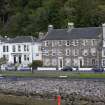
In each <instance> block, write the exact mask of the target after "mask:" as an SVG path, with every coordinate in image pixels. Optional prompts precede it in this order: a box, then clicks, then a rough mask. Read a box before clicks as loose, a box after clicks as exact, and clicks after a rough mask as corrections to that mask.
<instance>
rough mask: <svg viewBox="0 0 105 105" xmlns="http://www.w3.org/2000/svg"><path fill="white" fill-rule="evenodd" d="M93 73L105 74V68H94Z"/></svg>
mask: <svg viewBox="0 0 105 105" xmlns="http://www.w3.org/2000/svg"><path fill="white" fill-rule="evenodd" d="M92 71H93V72H104V68H98V67H94V68H92Z"/></svg>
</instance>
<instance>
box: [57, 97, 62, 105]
mask: <svg viewBox="0 0 105 105" xmlns="http://www.w3.org/2000/svg"><path fill="white" fill-rule="evenodd" d="M57 99H58V105H61V96H60V95H58V97H57Z"/></svg>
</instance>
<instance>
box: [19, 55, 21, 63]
mask: <svg viewBox="0 0 105 105" xmlns="http://www.w3.org/2000/svg"><path fill="white" fill-rule="evenodd" d="M19 63H21V55H19Z"/></svg>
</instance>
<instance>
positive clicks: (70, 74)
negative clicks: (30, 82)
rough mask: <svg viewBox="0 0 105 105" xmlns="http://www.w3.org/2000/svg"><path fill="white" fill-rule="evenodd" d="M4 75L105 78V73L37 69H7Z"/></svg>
mask: <svg viewBox="0 0 105 105" xmlns="http://www.w3.org/2000/svg"><path fill="white" fill-rule="evenodd" d="M0 74H2V75H3V76H8V77H11V76H17V77H40V78H60V77H59V76H67V77H68V78H74V79H75V78H105V73H83V72H82V73H81V72H61V71H35V72H34V73H32V72H20V71H5V72H0Z"/></svg>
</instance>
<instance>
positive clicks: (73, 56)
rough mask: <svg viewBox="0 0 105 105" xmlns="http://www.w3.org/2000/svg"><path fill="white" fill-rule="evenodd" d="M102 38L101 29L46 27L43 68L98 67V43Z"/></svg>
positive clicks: (43, 44) (100, 53)
mask: <svg viewBox="0 0 105 105" xmlns="http://www.w3.org/2000/svg"><path fill="white" fill-rule="evenodd" d="M101 37H103V31H102V27H86V28H74V26H73V23H68V28H67V29H54V28H53V26H52V25H49V27H48V33H47V34H46V36H45V38H44V40H43V42H42V52H43V54H42V59H43V63H44V66H51V67H58V68H62V67H63V66H72V67H75V66H78V67H93V66H96V65H99V63H100V59H99V58H100V57H102V52H101V51H102V49H99V48H101V47H100V42H102V39H101Z"/></svg>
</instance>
